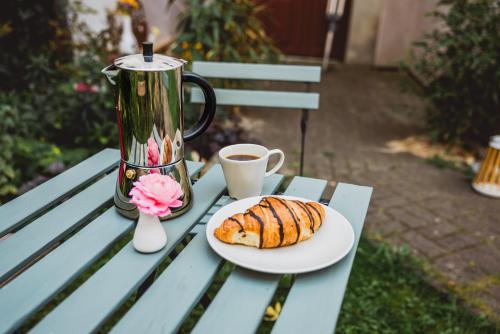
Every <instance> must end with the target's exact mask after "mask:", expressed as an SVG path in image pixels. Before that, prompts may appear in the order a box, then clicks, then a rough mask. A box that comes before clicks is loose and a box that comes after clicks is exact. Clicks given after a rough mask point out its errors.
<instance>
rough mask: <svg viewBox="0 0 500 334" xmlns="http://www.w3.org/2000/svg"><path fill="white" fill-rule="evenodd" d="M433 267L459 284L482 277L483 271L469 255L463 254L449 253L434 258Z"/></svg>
mask: <svg viewBox="0 0 500 334" xmlns="http://www.w3.org/2000/svg"><path fill="white" fill-rule="evenodd" d="M432 263H433V267H434V269H437V270H438V271H440V272H441V273H443V274H444V275H445V276H447V277H448V278H449V279H450V280H453V281H457V282H459V283H461V284H464V283H468V282H471V281H474V280H478V279H481V278H482V277H484V275H485V274H484V272H483V271H482V270H481V269H480V268H479V267H478V266H476V264H475V262H474V260H473V259H471V257H470V256H464V255H463V254H457V253H454V254H449V255H445V256H442V257H439V258H437V259H435V260H434V261H433V262H432Z"/></svg>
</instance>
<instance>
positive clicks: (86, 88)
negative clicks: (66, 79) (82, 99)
mask: <svg viewBox="0 0 500 334" xmlns="http://www.w3.org/2000/svg"><path fill="white" fill-rule="evenodd" d="M73 89H74V90H75V92H78V93H97V92H98V91H99V89H98V87H97V86H96V85H92V86H91V85H89V84H87V83H85V82H78V83H75V84H74V85H73Z"/></svg>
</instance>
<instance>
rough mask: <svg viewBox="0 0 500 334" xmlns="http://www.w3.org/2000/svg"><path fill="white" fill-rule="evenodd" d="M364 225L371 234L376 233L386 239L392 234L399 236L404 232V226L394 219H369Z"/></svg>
mask: <svg viewBox="0 0 500 334" xmlns="http://www.w3.org/2000/svg"><path fill="white" fill-rule="evenodd" d="M366 223H367V227H368V228H369V229H370V230H371V231H372V232H376V233H378V234H380V235H382V236H383V237H387V236H390V235H392V234H400V233H401V232H403V231H405V230H406V226H404V225H403V224H402V223H401V222H399V221H397V220H395V219H388V220H370V219H369V218H367V220H366Z"/></svg>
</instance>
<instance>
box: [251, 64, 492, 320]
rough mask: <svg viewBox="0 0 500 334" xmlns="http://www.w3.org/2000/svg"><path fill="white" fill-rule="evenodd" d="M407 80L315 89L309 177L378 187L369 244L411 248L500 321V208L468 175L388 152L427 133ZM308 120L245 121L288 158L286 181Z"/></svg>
mask: <svg viewBox="0 0 500 334" xmlns="http://www.w3.org/2000/svg"><path fill="white" fill-rule="evenodd" d="M402 78H403V77H402V75H400V74H398V73H397V72H383V71H377V70H373V69H370V68H364V67H353V66H342V67H339V68H337V69H336V70H335V71H331V72H329V73H328V74H326V75H323V78H322V83H321V84H320V85H317V86H316V87H313V90H315V91H319V92H320V94H321V102H320V105H321V108H320V110H319V111H317V112H316V111H315V112H311V116H310V124H309V129H310V130H309V133H308V136H307V148H306V165H305V171H306V174H308V175H311V176H315V177H321V178H325V179H329V180H333V181H332V182H330V186H331V187H330V188H331V189H330V190H329V191H333V187H334V186H335V182H336V181H342V182H350V183H355V184H362V185H373V186H374V188H375V191H374V196H373V202H372V205H371V208H370V210H369V214H368V218H367V225H366V232H367V234H368V235H370V237H371V238H374V239H377V240H383V241H387V242H389V243H391V244H393V245H396V246H400V245H403V244H407V245H409V246H410V248H411V249H412V251H413V252H414V253H415V254H416V255H417V256H418V257H420V258H421V259H423V260H424V261H425V263H427V264H428V265H427V266H426V267H427V273H428V275H429V277H430V278H431V279H432V282H433V283H434V284H436V286H438V287H440V288H448V289H452V290H454V291H455V292H456V293H458V294H459V295H460V296H461V297H463V298H464V299H466V300H467V301H468V302H469V303H470V304H471V305H472V306H473V307H474V308H475V309H477V310H479V311H480V312H483V313H485V314H487V315H488V316H490V317H491V318H492V319H495V320H497V321H500V200H495V199H490V198H486V197H482V196H479V195H477V194H476V193H474V192H473V191H472V190H471V188H470V185H469V181H467V179H466V178H465V176H464V174H463V173H461V172H459V171H453V170H448V169H438V168H437V167H435V166H434V165H432V164H430V163H428V162H426V161H424V160H422V159H420V158H417V157H413V156H411V155H409V154H397V155H394V154H388V153H384V152H383V149H384V146H385V143H386V142H387V141H388V140H393V139H403V138H406V137H407V136H410V135H414V134H419V133H422V132H423V126H422V121H421V120H422V115H423V110H424V105H423V102H422V101H421V100H420V99H419V98H417V97H415V96H413V95H410V94H406V93H402V91H401V80H402ZM271 86H272V88H283V87H282V85H276V84H274V85H272V84H271ZM274 86H278V87H274ZM279 86H281V87H279ZM295 87H296V86H295ZM298 88H299V89H300V86H299V87H298ZM299 120H300V113H299V112H295V111H283V110H276V111H270V110H264V109H260V110H258V109H254V110H245V111H243V121H242V124H243V126H244V127H245V128H246V129H247V130H248V131H249V133H251V134H252V136H253V137H254V138H257V139H258V140H259V141H260V142H261V143H264V144H265V145H266V146H268V147H270V148H274V147H279V148H282V149H283V150H284V151H285V154H286V155H287V164H286V168H285V169H284V170H285V173H289V174H294V173H296V170H297V157H298V147H299V138H300V135H299V128H298V124H299Z"/></svg>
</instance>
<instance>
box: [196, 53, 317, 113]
mask: <svg viewBox="0 0 500 334" xmlns="http://www.w3.org/2000/svg"><path fill="white" fill-rule="evenodd" d="M193 72H195V73H197V74H199V75H201V76H203V77H205V78H219V79H240V80H270V81H289V82H303V83H315V82H320V79H321V68H320V67H319V66H298V65H268V64H242V63H218V62H204V61H195V62H193ZM215 95H216V97H217V104H218V105H236V106H251V107H272V108H288V109H318V108H319V94H318V93H310V92H286V91H269V90H248V89H223V88H215ZM191 102H192V103H203V102H204V97H203V93H202V92H201V90H200V89H198V88H193V89H192V91H191Z"/></svg>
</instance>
